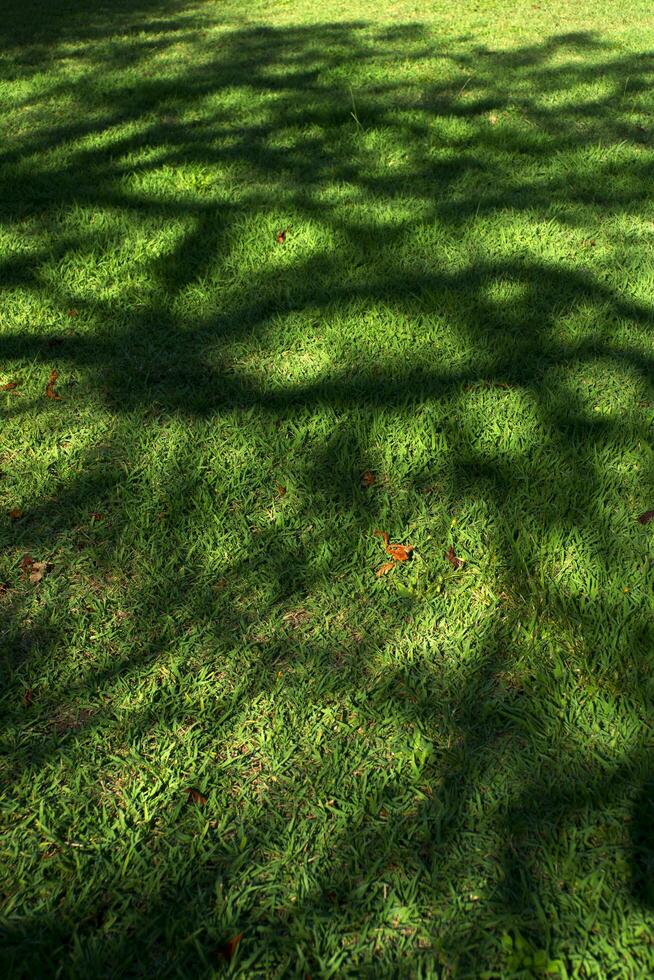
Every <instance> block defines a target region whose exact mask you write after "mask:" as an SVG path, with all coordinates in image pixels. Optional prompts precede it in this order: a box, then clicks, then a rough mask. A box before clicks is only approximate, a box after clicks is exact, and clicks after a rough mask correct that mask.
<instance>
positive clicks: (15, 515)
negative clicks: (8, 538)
mask: <svg viewBox="0 0 654 980" xmlns="http://www.w3.org/2000/svg"><path fill="white" fill-rule="evenodd" d="M9 516H10V517H11V519H12V521H19V520H20V519H21V517H22V516H23V512H22V510H21V509H20V508H19V507H14V509H13V510H10V511H9Z"/></svg>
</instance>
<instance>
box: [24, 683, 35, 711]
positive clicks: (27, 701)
mask: <svg viewBox="0 0 654 980" xmlns="http://www.w3.org/2000/svg"><path fill="white" fill-rule="evenodd" d="M32 699H33V694H32V689H31V688H30V687H28V688H27V690H26V691H25V693H24V694H23V704H24V705H25V707H26V708H29V707H30V705H31V704H32Z"/></svg>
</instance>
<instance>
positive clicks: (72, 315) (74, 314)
mask: <svg viewBox="0 0 654 980" xmlns="http://www.w3.org/2000/svg"><path fill="white" fill-rule="evenodd" d="M68 316H70V317H75V316H77V310H69V311H68Z"/></svg>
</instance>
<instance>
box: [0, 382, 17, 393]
mask: <svg viewBox="0 0 654 980" xmlns="http://www.w3.org/2000/svg"><path fill="white" fill-rule="evenodd" d="M17 387H18V382H17V381H8V382H7V384H6V385H0V391H13V390H14V388H17Z"/></svg>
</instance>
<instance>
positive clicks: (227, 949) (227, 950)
mask: <svg viewBox="0 0 654 980" xmlns="http://www.w3.org/2000/svg"><path fill="white" fill-rule="evenodd" d="M242 938H243V933H242V932H239V933H237V935H236V936H232V938H231V939H229V940H228V941H227V942H226V943H223V945H222V946H221V947H220V950H219V953H220V955H221V956H222V958H223V959H224V960H231V959H233V957H234V953H235V952H236V950H237V949H238V947H239V943H240V942H241V940H242Z"/></svg>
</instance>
